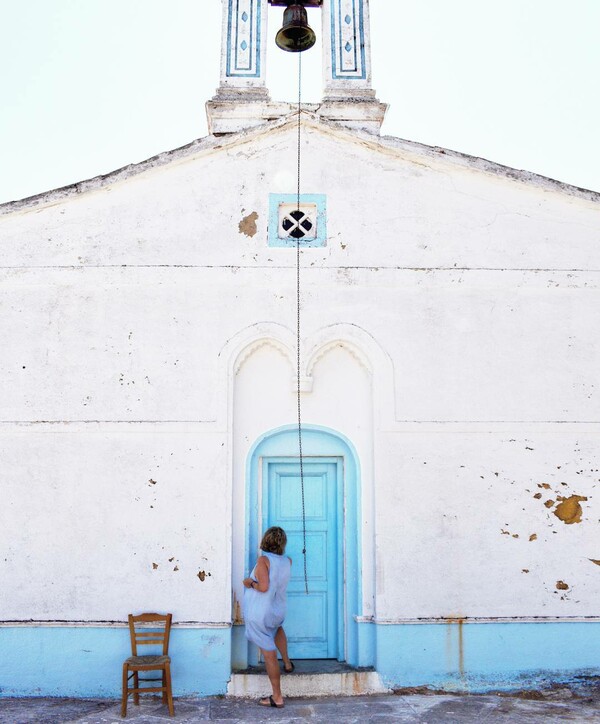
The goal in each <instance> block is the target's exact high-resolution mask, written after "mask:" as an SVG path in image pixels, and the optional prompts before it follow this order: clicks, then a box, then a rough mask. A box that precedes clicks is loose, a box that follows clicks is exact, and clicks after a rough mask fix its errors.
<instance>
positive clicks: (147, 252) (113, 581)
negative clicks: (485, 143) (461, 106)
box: [0, 0, 600, 696]
mask: <svg viewBox="0 0 600 724" xmlns="http://www.w3.org/2000/svg"><path fill="white" fill-rule="evenodd" d="M267 8H268V2H267V0H236V1H235V2H234V0H224V24H223V38H224V41H223V65H222V79H221V86H220V88H219V91H218V92H217V95H216V96H215V98H214V99H212V100H211V101H209V103H208V104H207V111H208V115H209V124H210V130H211V134H210V135H209V136H207V137H206V138H203V139H200V140H198V141H194V142H193V143H191V144H189V145H188V146H186V147H184V148H181V149H177V150H174V151H170V152H167V153H164V154H162V155H160V156H157V157H155V158H153V159H150V160H148V161H146V162H143V163H140V164H136V165H134V166H130V167H127V168H124V169H121V170H119V171H116V172H114V173H112V174H108V175H107V176H104V177H98V178H95V179H91V180H89V181H85V182H82V183H79V184H75V185H73V186H70V187H67V188H64V189H58V190H55V191H50V192H48V193H45V194H41V195H39V196H36V197H32V198H29V199H24V200H22V201H15V202H12V203H8V204H4V205H2V206H0V255H1V259H2V263H1V265H0V266H1V267H2V268H1V269H0V275H1V277H2V299H1V305H0V329H1V333H2V339H3V341H4V344H3V345H2V348H1V350H0V366H1V369H2V382H3V384H2V389H3V392H2V396H1V402H0V405H1V414H0V450H1V451H2V460H3V475H2V478H3V480H2V485H1V489H2V513H1V514H0V515H1V519H2V525H1V526H0V541H2V544H1V551H2V556H1V557H0V571H1V572H2V573H1V580H2V595H1V596H0V646H1V648H2V651H3V652H4V653H3V656H2V657H0V696H3V695H4V696H15V695H17V696H19V695H21V696H27V695H38V694H39V695H55V696H59V695H64V696H117V695H118V694H119V687H120V665H121V663H122V660H123V659H124V658H125V657H126V656H127V655H128V634H127V631H126V629H125V627H124V621H125V620H126V617H127V614H128V613H130V612H141V611H160V612H167V611H168V612H172V613H173V617H174V621H175V626H174V629H173V633H172V642H171V655H172V658H173V665H172V671H173V686H174V693H175V694H176V695H183V694H187V695H191V694H200V695H207V694H220V693H225V692H226V691H227V689H228V686H229V687H231V680H232V673H233V672H236V671H241V670H245V669H246V668H247V667H248V666H252V665H253V664H256V663H257V652H256V650H253V648H252V647H251V646H249V645H248V643H247V641H246V639H245V636H244V626H243V611H242V607H241V601H242V598H243V587H242V583H241V582H242V579H243V577H244V576H245V575H247V574H248V572H249V570H250V569H251V568H252V566H253V563H254V558H255V556H256V553H257V546H258V540H259V538H260V534H261V531H262V530H263V529H264V528H265V527H266V526H268V525H271V524H274V523H277V524H281V525H282V526H283V527H284V528H286V529H287V530H288V532H289V537H290V555H292V557H293V558H294V576H293V580H292V584H291V589H290V594H289V596H290V597H289V617H288V622H287V626H288V633H289V636H290V641H291V654H292V658H296V659H303V658H305V659H314V660H337V661H339V662H344V663H345V664H346V665H347V666H348V667H349V668H350V669H351V670H357V669H358V670H363V669H366V670H368V671H370V672H372V673H373V675H374V676H375V679H376V680H377V681H378V682H379V685H380V686H381V688H383V689H390V688H401V687H413V686H429V687H432V688H436V689H437V688H445V689H452V690H468V691H485V690H495V689H514V688H528V687H535V686H539V685H541V684H542V683H543V682H545V681H548V680H561V681H568V680H572V679H575V678H577V677H579V676H586V675H598V673H599V667H600V663H599V658H598V651H599V650H600V612H599V610H598V601H599V600H600V536H599V535H598V521H599V519H600V507H599V504H600V498H598V492H599V491H600V464H599V454H598V453H599V442H600V383H599V382H598V369H599V368H600V344H599V341H598V330H599V329H600V273H599V270H600V244H599V241H600V213H599V212H600V194H598V193H595V192H591V191H586V190H582V189H578V188H575V187H572V186H568V185H566V184H562V183H559V182H557V181H553V180H551V179H546V178H543V177H540V176H536V175H535V174H530V173H527V172H523V171H516V170H514V169H510V168H506V167H503V166H499V165H497V164H494V163H491V162H488V161H485V160H482V159H477V158H472V157H468V156H465V155H462V154H459V153H455V152H452V151H448V150H444V149H439V148H431V147H426V146H423V145H420V144H417V143H413V142H410V141H404V140H400V139H396V138H389V137H383V136H381V135H380V133H379V130H380V127H381V123H382V121H383V117H384V114H385V105H384V104H382V103H381V102H380V101H379V100H378V99H377V98H376V96H375V93H374V91H373V90H372V85H371V71H370V58H369V23H368V20H369V18H368V0H352V1H350V0H324V2H323V5H322V16H323V41H324V42H323V46H324V72H325V90H324V99H323V103H322V104H319V106H304V108H303V110H302V112H301V116H300V121H301V148H302V158H303V161H302V189H301V210H302V214H303V215H302V216H301V217H299V218H294V217H293V216H292V215H291V211H293V210H294V209H295V203H296V201H295V199H296V196H295V191H296V186H295V183H296V175H295V163H296V148H297V126H298V114H297V110H296V109H295V108H294V107H293V105H289V104H281V103H274V102H272V101H271V100H270V99H269V97H268V93H267V90H266V86H265V47H264V44H261V42H260V38H261V37H265V36H266V22H267ZM348 48H349V49H348ZM302 222H306V223H305V224H304V226H302ZM294 232H295V233H294ZM298 234H300V235H301V240H300V242H299V244H300V258H301V319H302V323H301V344H300V360H301V362H300V364H301V369H300V384H301V402H302V429H303V455H304V461H303V462H304V476H305V486H306V491H305V492H306V501H305V502H306V525H307V537H308V538H309V539H310V540H309V545H308V550H309V556H308V561H307V574H308V584H309V585H308V594H307V593H306V592H305V588H304V572H303V563H302V554H301V549H302V535H301V531H302V514H301V497H300V488H299V458H298V439H297V423H296V414H297V409H296V382H297V378H296V372H297V370H296V362H297V350H296V255H297V249H296V245H297V238H298V236H297V235H298ZM90 672H92V673H90Z"/></svg>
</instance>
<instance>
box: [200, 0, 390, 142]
mask: <svg viewBox="0 0 600 724" xmlns="http://www.w3.org/2000/svg"><path fill="white" fill-rule="evenodd" d="M222 2H223V24H222V46H221V80H220V84H219V88H218V90H217V94H216V95H215V97H214V98H212V99H211V100H210V101H208V103H207V104H206V112H207V116H208V128H209V132H210V133H214V134H225V133H235V132H236V131H241V130H244V129H246V128H252V127H253V126H258V125H260V124H262V123H265V122H266V121H269V120H274V119H276V118H281V117H284V116H286V115H289V114H290V113H293V112H294V111H295V104H293V103H278V102H273V101H272V100H271V98H270V96H269V92H268V90H267V86H266V82H265V79H266V58H267V53H266V50H267V48H266V42H267V40H266V38H267V22H268V10H269V5H273V6H276V7H281V8H282V9H283V8H285V7H287V6H289V5H291V4H292V0H222ZM296 4H299V5H303V6H304V7H307V8H309V7H317V8H320V9H321V18H322V22H321V30H320V32H321V34H322V40H323V42H322V46H323V60H322V68H323V100H322V102H321V103H320V104H318V105H311V104H305V105H304V108H306V110H309V111H312V112H313V113H316V114H317V115H318V116H319V117H321V118H323V119H324V120H327V121H334V122H336V123H339V124H341V125H343V126H346V127H348V128H354V129H360V130H363V131H368V132H370V133H376V134H378V133H379V132H380V129H381V124H382V123H383V119H384V116H385V112H386V110H387V105H386V104H384V103H381V102H380V101H379V100H378V99H377V98H376V96H375V91H374V90H373V88H372V81H371V39H370V25H369V0H296ZM282 52H283V51H282ZM290 100H292V99H290Z"/></svg>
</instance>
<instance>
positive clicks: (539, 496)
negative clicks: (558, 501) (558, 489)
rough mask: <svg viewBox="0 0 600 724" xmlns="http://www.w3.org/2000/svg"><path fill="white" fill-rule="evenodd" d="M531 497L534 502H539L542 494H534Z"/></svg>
mask: <svg viewBox="0 0 600 724" xmlns="http://www.w3.org/2000/svg"><path fill="white" fill-rule="evenodd" d="M533 497H534V498H535V499H536V500H539V499H540V498H541V497H542V494H541V493H536V494H535V495H534V496H533Z"/></svg>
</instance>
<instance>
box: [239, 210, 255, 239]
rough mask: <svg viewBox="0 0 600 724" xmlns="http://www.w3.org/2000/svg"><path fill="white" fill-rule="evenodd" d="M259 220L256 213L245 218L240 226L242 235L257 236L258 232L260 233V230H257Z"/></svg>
mask: <svg viewBox="0 0 600 724" xmlns="http://www.w3.org/2000/svg"><path fill="white" fill-rule="evenodd" d="M257 219H258V214H257V213H256V211H253V212H252V213H251V214H248V215H247V216H244V218H243V219H242V220H241V221H240V223H239V224H238V229H239V231H240V234H246V236H255V234H256V232H257V231H258V229H257V228H256V220H257Z"/></svg>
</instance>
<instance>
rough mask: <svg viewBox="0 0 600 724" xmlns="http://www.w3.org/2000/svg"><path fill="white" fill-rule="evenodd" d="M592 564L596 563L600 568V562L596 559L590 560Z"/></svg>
mask: <svg viewBox="0 0 600 724" xmlns="http://www.w3.org/2000/svg"><path fill="white" fill-rule="evenodd" d="M588 560H590V561H591V562H592V563H595V564H596V565H597V566H600V560H596V559H595V558H588Z"/></svg>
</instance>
